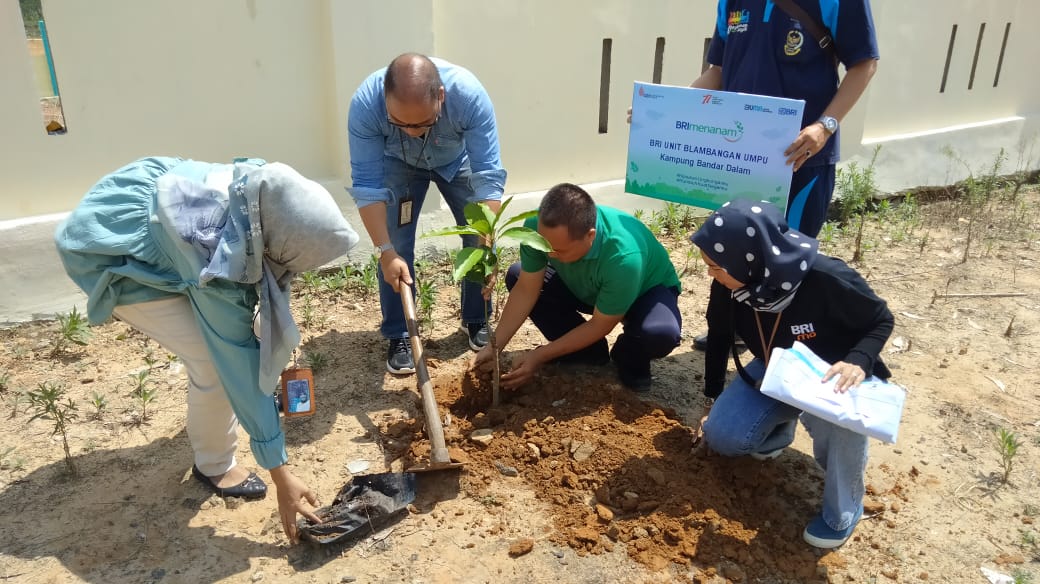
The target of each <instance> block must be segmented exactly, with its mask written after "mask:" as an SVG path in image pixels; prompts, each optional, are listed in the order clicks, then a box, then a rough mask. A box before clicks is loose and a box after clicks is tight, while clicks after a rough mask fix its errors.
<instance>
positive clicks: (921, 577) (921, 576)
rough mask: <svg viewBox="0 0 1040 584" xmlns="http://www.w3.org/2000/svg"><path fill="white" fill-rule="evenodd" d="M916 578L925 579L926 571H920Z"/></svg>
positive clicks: (926, 577) (926, 576)
mask: <svg viewBox="0 0 1040 584" xmlns="http://www.w3.org/2000/svg"><path fill="white" fill-rule="evenodd" d="M917 579H918V580H927V579H928V572H921V573H920V574H918V575H917Z"/></svg>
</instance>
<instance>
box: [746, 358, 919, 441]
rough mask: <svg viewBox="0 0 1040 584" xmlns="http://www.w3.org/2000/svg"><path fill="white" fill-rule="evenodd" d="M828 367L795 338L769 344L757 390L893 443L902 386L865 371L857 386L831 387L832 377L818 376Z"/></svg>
mask: <svg viewBox="0 0 1040 584" xmlns="http://www.w3.org/2000/svg"><path fill="white" fill-rule="evenodd" d="M830 367H831V365H830V363H827V362H826V361H824V360H823V359H821V358H820V357H819V356H817V355H816V354H815V353H813V352H812V351H811V350H810V349H809V348H808V347H806V346H805V345H804V344H802V343H800V342H797V341H796V342H795V343H794V346H793V347H791V348H790V349H779V348H778V349H773V354H772V355H771V356H770V357H769V367H768V368H766V375H765V377H764V378H763V379H762V388H761V389H762V393H764V394H766V395H768V396H770V397H772V398H773V399H776V400H779V401H782V402H784V403H785V404H789V405H792V406H794V407H796V408H799V409H801V410H802V411H804V412H808V413H810V414H813V415H814V416H816V417H819V418H822V419H824V420H827V421H828V422H832V423H834V424H837V425H838V426H841V427H842V428H847V429H849V430H852V431H853V432H856V433H857V434H865V435H867V436H871V437H873V438H877V439H878V440H882V441H884V442H888V443H894V442H895V441H896V435H897V434H898V432H899V420H900V418H901V417H902V415H903V402H904V401H906V390H905V389H904V388H903V387H901V386H899V385H897V384H895V383H889V382H886V381H882V380H881V379H878V378H877V377H874V376H870V377H868V378H867V379H866V380H865V381H864V382H863V383H860V384H859V385H858V386H857V387H855V388H853V389H850V390H848V391H847V392H845V393H836V392H835V391H834V385H835V384H836V383H837V382H838V378H837V377H835V378H833V379H831V380H830V381H828V382H827V383H822V382H821V380H822V379H823V375H824V373H826V372H827V370H828V369H830Z"/></svg>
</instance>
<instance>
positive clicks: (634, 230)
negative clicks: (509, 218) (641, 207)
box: [520, 205, 680, 315]
mask: <svg viewBox="0 0 1040 584" xmlns="http://www.w3.org/2000/svg"><path fill="white" fill-rule="evenodd" d="M524 226H525V227H529V228H531V229H537V228H538V218H537V217H532V218H530V219H528V220H527V221H526V222H524ZM546 265H549V266H552V268H553V270H555V271H556V274H557V276H559V277H560V278H561V279H562V280H563V283H564V284H565V285H566V286H567V288H568V289H569V290H570V291H571V293H572V294H574V296H575V297H576V298H577V299H578V300H580V301H581V302H584V303H585V304H588V305H589V306H594V307H596V309H598V310H599V311H600V312H602V313H603V314H608V315H623V314H625V313H626V312H628V309H629V308H630V307H631V306H632V303H633V302H635V301H636V299H637V298H639V297H640V296H642V295H643V294H644V293H646V291H647V290H649V289H651V288H653V287H654V286H665V287H672V286H674V287H675V288H676V289H679V288H680V285H679V276H678V275H676V273H675V266H673V265H672V260H671V259H670V258H669V257H668V251H667V250H665V248H664V246H663V245H661V242H659V241H657V238H656V237H654V234H653V233H651V232H650V230H649V229H647V227H646V225H643V223H642V222H641V221H640V220H639V219H636V218H635V217H633V216H631V215H629V214H628V213H625V212H623V211H619V210H617V209H613V208H611V207H604V206H602V205H597V206H596V240H595V241H593V242H592V247H591V248H590V249H589V251H588V253H586V254H585V256H584V257H582V258H581V259H580V260H578V261H576V262H571V263H564V262H561V261H559V260H557V259H555V258H550V257H549V255H548V254H547V253H545V252H541V251H538V250H536V249H534V248H531V247H528V246H526V245H521V246H520V267H521V269H523V271H525V272H538V271H540V270H542V269H543V268H545V267H546Z"/></svg>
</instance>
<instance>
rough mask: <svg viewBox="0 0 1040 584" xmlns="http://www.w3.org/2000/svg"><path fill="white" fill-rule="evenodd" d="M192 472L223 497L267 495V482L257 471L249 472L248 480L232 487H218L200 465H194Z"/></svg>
mask: <svg viewBox="0 0 1040 584" xmlns="http://www.w3.org/2000/svg"><path fill="white" fill-rule="evenodd" d="M191 474H192V475H193V476H194V477H195V478H196V479H198V480H199V482H200V483H202V484H204V485H206V486H207V487H209V488H210V490H211V491H213V492H214V493H216V494H217V495H219V496H221V497H239V498H242V499H263V498H264V497H265V496H267V483H265V482H264V481H263V479H261V478H260V477H258V476H257V475H256V473H255V472H251V473H249V476H248V477H246V480H244V481H242V482H240V483H238V484H237V485H234V486H231V487H224V488H221V487H218V486H217V485H215V484H213V480H212V479H211V478H209V477H208V476H206V475H204V474H203V473H202V471H201V470H199V467H197V466H194V465H192V467H191Z"/></svg>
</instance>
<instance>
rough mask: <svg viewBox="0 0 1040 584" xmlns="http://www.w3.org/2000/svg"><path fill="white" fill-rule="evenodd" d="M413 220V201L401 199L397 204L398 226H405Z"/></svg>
mask: <svg viewBox="0 0 1040 584" xmlns="http://www.w3.org/2000/svg"><path fill="white" fill-rule="evenodd" d="M411 222H412V202H411V201H410V200H409V201H401V204H400V205H398V206H397V226H398V227H404V226H405V225H408V224H409V223H411Z"/></svg>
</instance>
